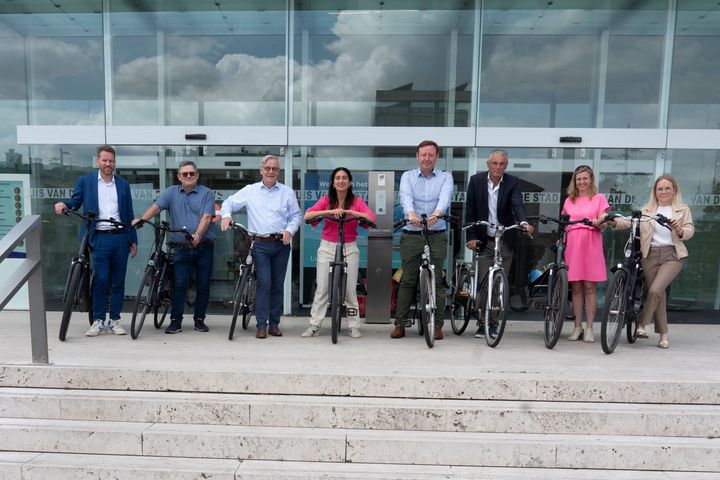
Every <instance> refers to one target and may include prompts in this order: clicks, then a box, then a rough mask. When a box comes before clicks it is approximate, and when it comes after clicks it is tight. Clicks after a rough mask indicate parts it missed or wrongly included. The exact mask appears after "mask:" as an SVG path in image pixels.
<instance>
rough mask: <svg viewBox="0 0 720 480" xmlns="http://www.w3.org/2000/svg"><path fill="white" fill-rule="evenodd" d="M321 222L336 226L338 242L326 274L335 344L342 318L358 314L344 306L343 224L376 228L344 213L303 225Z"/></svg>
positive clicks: (345, 278)
mask: <svg viewBox="0 0 720 480" xmlns="http://www.w3.org/2000/svg"><path fill="white" fill-rule="evenodd" d="M321 220H325V221H328V220H330V221H332V222H336V223H337V224H338V241H337V243H336V244H335V259H334V260H333V261H332V262H330V272H329V274H328V293H329V295H328V306H329V307H330V319H331V321H332V324H331V329H332V330H331V333H330V338H331V339H332V343H337V339H338V334H339V333H340V326H341V325H340V324H341V320H342V317H347V316H348V315H349V316H356V315H357V314H358V312H357V310H356V309H354V308H348V307H347V305H345V293H346V289H347V267H348V265H347V262H346V261H345V224H346V223H347V222H351V221H353V220H357V221H358V222H359V223H360V225H367V226H368V227H371V228H376V225H375V224H374V223H372V222H368V221H367V220H365V219H364V218H360V217H354V216H351V217H348V216H347V215H346V214H344V213H343V214H342V215H341V216H340V217H334V216H332V215H320V216H317V217H314V218H311V219H310V220H306V221H305V223H307V224H312V223H317V222H320V221H321Z"/></svg>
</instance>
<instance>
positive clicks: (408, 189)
mask: <svg viewBox="0 0 720 480" xmlns="http://www.w3.org/2000/svg"><path fill="white" fill-rule="evenodd" d="M452 192H453V179H452V175H451V174H450V173H448V172H443V171H442V170H438V169H437V168H436V169H434V170H433V171H432V173H431V174H430V175H428V176H427V177H426V176H425V175H423V174H422V171H421V170H420V168H416V169H414V170H408V171H407V172H405V173H403V174H402V177H401V178H400V204H401V205H402V207H403V212H404V213H405V216H406V217H407V216H408V214H409V213H410V212H415V214H416V215H417V216H418V217H420V216H421V215H422V214H425V215H428V216H430V214H431V213H433V212H434V211H436V210H438V211H440V213H442V214H445V213H447V209H448V207H449V206H450V201H451V200H452ZM445 223H446V222H445V220H438V221H437V223H436V224H435V225H433V226H432V227H428V228H429V229H430V230H445V229H446V225H445ZM404 229H405V230H411V231H420V230H422V228H421V227H413V226H412V225H410V224H408V225H406V226H405V227H404Z"/></svg>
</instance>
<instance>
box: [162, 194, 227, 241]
mask: <svg viewBox="0 0 720 480" xmlns="http://www.w3.org/2000/svg"><path fill="white" fill-rule="evenodd" d="M155 205H157V207H158V208H159V209H160V210H167V211H168V212H170V228H172V229H173V230H176V229H181V228H183V227H185V228H186V229H187V231H188V233H190V234H193V233H195V232H196V231H197V229H198V226H199V225H200V219H201V218H202V216H203V215H204V214H206V213H208V214H210V216H211V217H212V216H214V215H215V194H214V193H213V191H212V190H210V189H209V188H207V187H205V186H203V185H199V184H198V185H195V187H194V188H193V189H192V190H190V191H189V192H186V191H185V189H184V188H183V187H182V185H173V186H172V187H170V188H168V189H167V190H165V191H164V192H163V193H162V194H161V195H160V198H158V199H157V201H156V202H155ZM170 238H171V239H172V240H173V241H174V242H177V243H181V244H187V243H190V242H189V241H188V239H187V238H186V237H185V235H183V234H182V233H173V234H172V235H171V237H170ZM213 240H215V226H214V224H213V223H210V226H209V227H208V229H207V230H206V231H205V234H204V235H203V236H202V238H201V239H200V241H213Z"/></svg>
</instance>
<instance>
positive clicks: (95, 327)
mask: <svg viewBox="0 0 720 480" xmlns="http://www.w3.org/2000/svg"><path fill="white" fill-rule="evenodd" d="M104 332H105V324H104V323H103V321H102V320H95V321H94V322H93V324H92V326H91V327H90V328H89V329H88V331H87V332H85V336H86V337H97V336H98V335H100V334H102V333H104Z"/></svg>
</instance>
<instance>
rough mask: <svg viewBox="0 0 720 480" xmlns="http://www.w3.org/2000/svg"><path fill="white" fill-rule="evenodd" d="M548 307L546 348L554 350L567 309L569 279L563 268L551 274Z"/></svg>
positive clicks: (546, 309) (546, 315)
mask: <svg viewBox="0 0 720 480" xmlns="http://www.w3.org/2000/svg"><path fill="white" fill-rule="evenodd" d="M550 277H551V278H552V281H551V283H550V285H549V290H548V300H547V306H546V307H545V346H546V347H547V348H549V349H552V348H553V347H554V346H555V344H557V341H558V339H559V338H560V332H562V327H563V322H564V321H565V310H566V309H567V298H568V278H567V270H566V269H564V268H561V269H559V270H555V271H553V272H552V273H551V275H550Z"/></svg>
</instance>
